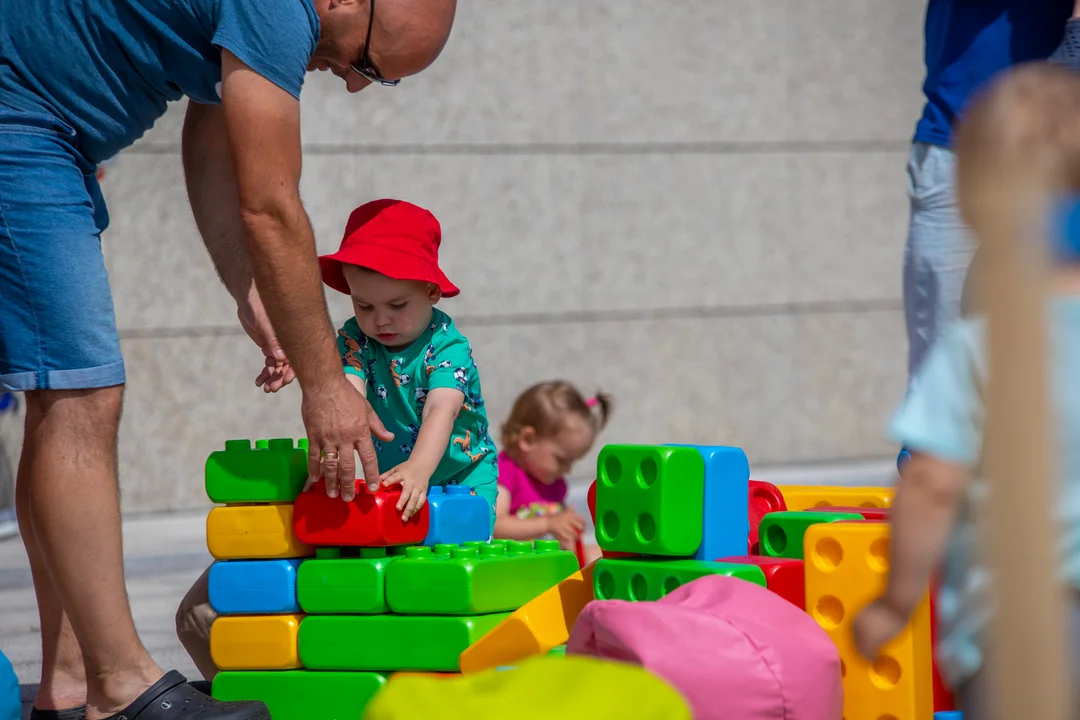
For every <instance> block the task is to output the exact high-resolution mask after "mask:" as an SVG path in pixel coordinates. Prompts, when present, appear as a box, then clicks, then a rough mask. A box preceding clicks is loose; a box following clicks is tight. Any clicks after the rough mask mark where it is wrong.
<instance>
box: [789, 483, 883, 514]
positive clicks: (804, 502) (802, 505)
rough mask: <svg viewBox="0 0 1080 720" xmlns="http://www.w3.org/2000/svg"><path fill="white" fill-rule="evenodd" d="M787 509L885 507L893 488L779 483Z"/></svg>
mask: <svg viewBox="0 0 1080 720" xmlns="http://www.w3.org/2000/svg"><path fill="white" fill-rule="evenodd" d="M779 490H780V494H781V495H783V496H784V504H785V505H787V509H788V510H810V509H813V508H818V507H844V508H849V507H855V508H858V507H863V508H887V507H891V506H892V500H893V495H894V494H895V492H896V491H895V490H894V489H893V488H888V487H834V486H831V485H781V486H779Z"/></svg>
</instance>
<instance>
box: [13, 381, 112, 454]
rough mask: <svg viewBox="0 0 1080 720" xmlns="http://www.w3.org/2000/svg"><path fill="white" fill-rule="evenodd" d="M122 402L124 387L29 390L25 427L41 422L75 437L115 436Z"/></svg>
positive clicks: (106, 437) (31, 428)
mask: <svg viewBox="0 0 1080 720" xmlns="http://www.w3.org/2000/svg"><path fill="white" fill-rule="evenodd" d="M123 405H124V386H123V385H113V386H111V387H104V388H93V389H89V390H31V391H30V392H27V393H26V429H27V437H28V438H29V437H30V431H31V430H34V429H36V428H38V427H40V426H41V425H42V424H43V423H44V424H48V425H49V426H50V427H57V428H63V429H65V430H66V431H68V432H70V433H72V434H73V435H77V436H79V437H85V438H87V439H90V438H95V437H98V438H103V439H105V440H108V439H109V438H115V436H116V433H117V429H118V427H119V425H120V414H121V411H122V410H123Z"/></svg>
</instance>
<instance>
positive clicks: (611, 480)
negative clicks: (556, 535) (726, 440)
mask: <svg viewBox="0 0 1080 720" xmlns="http://www.w3.org/2000/svg"><path fill="white" fill-rule="evenodd" d="M596 471H597V482H596V518H597V522H596V539H597V542H598V543H599V545H600V547H602V548H604V549H605V550H616V551H618V552H632V553H642V554H645V555H668V556H688V555H693V554H694V553H696V552H697V550H698V547H700V546H701V517H702V512H703V511H704V493H705V459H704V458H703V457H702V456H701V453H700V452H698V451H697V450H693V449H691V448H677V447H660V446H653V445H608V446H606V447H604V448H603V449H602V450H601V451H600V456H599V457H598V458H597V460H596Z"/></svg>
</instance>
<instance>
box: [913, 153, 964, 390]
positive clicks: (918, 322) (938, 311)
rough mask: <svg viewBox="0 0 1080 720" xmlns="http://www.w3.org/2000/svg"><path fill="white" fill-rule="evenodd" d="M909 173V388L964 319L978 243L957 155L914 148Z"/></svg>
mask: <svg viewBox="0 0 1080 720" xmlns="http://www.w3.org/2000/svg"><path fill="white" fill-rule="evenodd" d="M907 172H908V195H909V197H910V199H911V220H910V224H909V226H908V237H907V247H906V248H905V249H904V319H905V321H906V322H907V335H908V379H909V380H908V381H909V386H910V381H911V379H912V378H914V377H915V374H916V373H917V372H918V370H919V367H920V366H921V365H922V363H923V360H925V359H926V355H927V353H928V352H929V350H930V346H931V345H933V344H934V340H936V339H937V337H938V336H939V335H940V334H941V332H942V331H943V330H944V329H945V328H946V327H948V326H949V325H950V324H951V323H953V322H954V321H955V320H956V319H957V318H958V317H960V300H961V298H962V297H963V292H964V281H965V279H966V278H967V274H968V267H969V266H970V265H971V260H972V257H973V256H974V254H975V247H976V243H975V239H974V238H973V237H972V235H971V233H970V232H969V231H968V229H967V227H966V226H965V225H964V222H963V220H961V219H960V211H959V208H958V207H957V203H956V156H955V155H954V154H953V152H952V151H951V150H949V149H948V148H943V147H939V146H937V145H929V144H927V143H915V145H914V146H913V147H912V148H911V156H910V158H909V159H908V166H907Z"/></svg>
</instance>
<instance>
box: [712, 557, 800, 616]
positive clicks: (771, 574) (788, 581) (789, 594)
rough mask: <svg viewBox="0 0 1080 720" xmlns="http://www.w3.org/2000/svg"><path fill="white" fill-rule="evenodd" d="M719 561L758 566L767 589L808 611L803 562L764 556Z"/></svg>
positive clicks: (721, 559) (726, 558)
mask: <svg viewBox="0 0 1080 720" xmlns="http://www.w3.org/2000/svg"><path fill="white" fill-rule="evenodd" d="M719 561H720V562H725V563H741V564H743V565H757V566H758V567H759V568H761V572H762V573H764V574H765V587H767V588H769V589H770V590H772V591H773V592H774V593H776V594H777V595H779V596H780V597H782V598H784V599H785V600H787V601H788V602H790V603H791V604H792V605H795V606H796V607H798V608H799V609H800V610H805V609H806V578H805V573H804V571H803V561H802V560H799V559H797V558H783V557H766V556H763V555H733V556H731V557H722V558H720V559H719Z"/></svg>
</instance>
